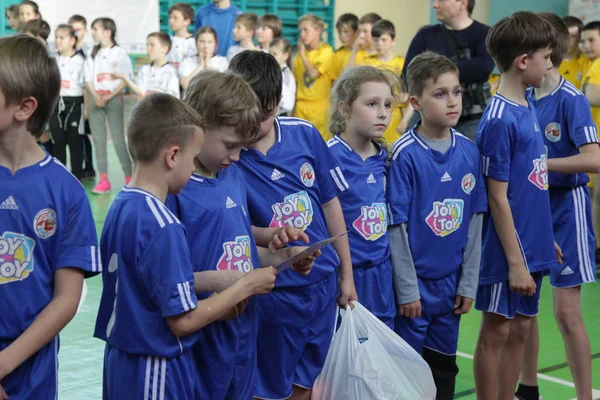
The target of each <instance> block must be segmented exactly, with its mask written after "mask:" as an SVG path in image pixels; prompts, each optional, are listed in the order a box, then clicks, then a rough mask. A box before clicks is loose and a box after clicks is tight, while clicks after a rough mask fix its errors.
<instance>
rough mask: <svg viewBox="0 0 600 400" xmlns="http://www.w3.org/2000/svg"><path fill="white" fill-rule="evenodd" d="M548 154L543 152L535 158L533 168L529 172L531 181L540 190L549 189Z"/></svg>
mask: <svg viewBox="0 0 600 400" xmlns="http://www.w3.org/2000/svg"><path fill="white" fill-rule="evenodd" d="M546 160H547V156H546V155H545V154H542V155H541V156H540V158H536V159H535V160H533V170H531V172H530V173H529V178H528V179H529V182H531V183H533V184H534V185H535V186H536V187H537V188H538V189H540V190H548V167H547V165H546Z"/></svg>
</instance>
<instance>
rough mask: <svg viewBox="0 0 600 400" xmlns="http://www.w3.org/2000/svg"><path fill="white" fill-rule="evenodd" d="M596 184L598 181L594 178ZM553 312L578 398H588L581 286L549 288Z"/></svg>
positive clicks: (587, 344) (587, 343)
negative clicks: (552, 301) (551, 293)
mask: <svg viewBox="0 0 600 400" xmlns="http://www.w3.org/2000/svg"><path fill="white" fill-rule="evenodd" d="M595 183H596V184H597V185H598V186H600V181H596V182H595ZM552 290H553V294H554V296H553V297H554V316H555V317H556V322H557V324H558V328H559V329H560V333H561V334H562V337H563V341H564V343H565V352H566V354H567V361H568V362H569V368H570V369H571V376H572V377H573V382H574V383H575V390H576V391H577V399H578V400H591V399H592V360H591V357H590V353H591V349H590V339H589V337H588V334H587V331H586V329H585V324H584V323H583V315H582V313H581V303H580V297H581V286H578V287H573V288H565V289H562V288H553V289H552Z"/></svg>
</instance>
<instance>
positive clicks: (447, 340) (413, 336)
mask: <svg viewBox="0 0 600 400" xmlns="http://www.w3.org/2000/svg"><path fill="white" fill-rule="evenodd" d="M459 278H460V272H455V273H453V274H451V275H448V276H447V277H445V278H442V279H423V278H418V281H419V294H420V295H421V316H420V317H417V318H407V317H402V316H400V315H398V316H397V317H396V321H395V322H396V323H395V329H394V330H395V331H396V333H397V334H398V335H399V336H400V337H401V338H402V339H404V340H405V341H406V342H407V343H408V344H409V345H411V347H412V348H413V349H415V350H416V351H417V352H418V353H419V354H421V352H422V351H423V347H426V348H428V349H430V350H433V351H437V352H438V353H442V354H446V355H450V356H453V355H455V354H456V350H457V347H458V327H459V324H460V315H456V314H455V313H454V302H455V301H456V291H457V289H458V281H459ZM359 299H360V297H359Z"/></svg>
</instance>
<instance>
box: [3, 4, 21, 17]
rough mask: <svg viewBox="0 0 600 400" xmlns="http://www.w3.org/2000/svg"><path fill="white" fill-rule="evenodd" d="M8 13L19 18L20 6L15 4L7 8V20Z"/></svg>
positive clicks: (5, 12)
mask: <svg viewBox="0 0 600 400" xmlns="http://www.w3.org/2000/svg"><path fill="white" fill-rule="evenodd" d="M8 13H11V14H12V15H13V17H17V18H19V5H18V4H13V5H12V6H8V7H6V10H4V16H5V17H7V18H8Z"/></svg>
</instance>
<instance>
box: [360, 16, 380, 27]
mask: <svg viewBox="0 0 600 400" xmlns="http://www.w3.org/2000/svg"><path fill="white" fill-rule="evenodd" d="M381 19H383V18H381V16H380V15H379V14H375V13H368V14H365V15H363V16H362V17H360V19H359V20H358V24H359V25H362V24H371V25H373V24H374V23H375V22H377V21H379V20H381Z"/></svg>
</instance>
